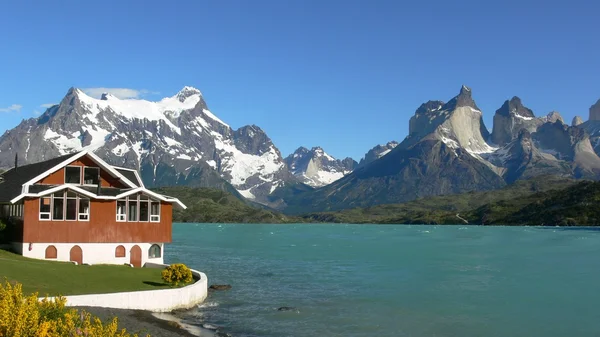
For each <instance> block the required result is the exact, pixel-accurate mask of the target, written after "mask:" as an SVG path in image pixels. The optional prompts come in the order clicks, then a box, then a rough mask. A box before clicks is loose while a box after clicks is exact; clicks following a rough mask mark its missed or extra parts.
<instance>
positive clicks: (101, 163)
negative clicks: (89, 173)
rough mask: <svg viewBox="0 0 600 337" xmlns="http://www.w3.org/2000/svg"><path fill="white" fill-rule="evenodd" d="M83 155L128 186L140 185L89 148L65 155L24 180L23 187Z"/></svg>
mask: <svg viewBox="0 0 600 337" xmlns="http://www.w3.org/2000/svg"><path fill="white" fill-rule="evenodd" d="M83 156H88V157H89V158H90V159H91V160H92V161H93V162H94V163H96V164H97V165H98V166H100V168H102V169H104V171H106V172H108V173H109V174H110V175H112V176H113V177H115V178H117V179H119V180H120V181H121V182H123V183H124V184H125V185H127V186H128V187H131V188H135V187H138V186H136V185H135V184H134V183H133V182H131V181H130V180H129V179H127V178H125V177H124V176H123V175H122V174H121V173H119V172H118V171H117V170H115V168H114V167H112V166H111V165H109V164H108V163H106V162H105V161H104V160H102V159H100V157H98V156H96V155H95V154H94V153H93V152H90V151H87V150H86V151H81V152H77V153H75V154H72V155H71V156H70V157H67V156H63V158H64V157H66V159H65V160H63V161H62V162H60V163H58V164H56V165H55V166H53V167H51V168H49V169H47V170H46V171H44V172H43V173H41V174H39V175H37V176H35V177H34V178H32V179H31V180H29V181H26V182H24V183H23V187H24V188H26V187H27V186H29V185H33V184H35V183H36V182H38V181H40V180H42V179H44V178H46V177H47V176H49V175H50V174H52V173H54V172H56V171H58V170H60V169H61V168H63V167H65V166H66V165H68V164H69V163H71V162H73V161H75V160H77V159H79V158H81V157H83ZM25 192H26V191H25Z"/></svg>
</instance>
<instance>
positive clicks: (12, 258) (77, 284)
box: [0, 250, 169, 296]
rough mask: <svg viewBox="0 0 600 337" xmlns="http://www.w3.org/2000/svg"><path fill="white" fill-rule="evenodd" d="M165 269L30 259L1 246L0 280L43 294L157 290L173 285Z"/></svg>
mask: <svg viewBox="0 0 600 337" xmlns="http://www.w3.org/2000/svg"><path fill="white" fill-rule="evenodd" d="M160 272H161V269H150V268H131V267H129V266H114V265H95V266H86V265H81V266H78V265H74V264H72V263H69V262H55V261H44V260H36V259H29V258H26V257H23V256H21V255H17V254H14V253H11V252H8V251H5V250H0V282H4V281H5V279H7V280H8V281H10V282H14V281H16V282H19V283H21V284H23V292H24V293H25V294H31V293H34V292H38V293H39V296H44V295H49V296H56V295H79V294H100V293H114V292H122V291H137V290H157V289H166V288H168V287H169V286H168V285H167V284H165V283H164V282H163V280H162V279H161V276H160Z"/></svg>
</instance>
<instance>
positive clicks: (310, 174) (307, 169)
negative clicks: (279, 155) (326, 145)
mask: <svg viewBox="0 0 600 337" xmlns="http://www.w3.org/2000/svg"><path fill="white" fill-rule="evenodd" d="M284 161H285V163H286V164H287V166H288V168H289V170H290V171H291V172H292V174H294V175H295V176H296V177H298V178H299V179H300V181H302V182H303V183H305V184H307V185H310V186H313V187H321V186H325V185H327V184H331V183H332V182H334V181H336V180H338V179H341V178H342V177H344V176H345V175H347V174H349V173H351V172H352V171H353V170H354V168H355V167H356V165H358V163H357V162H356V161H354V160H353V159H352V158H345V159H336V158H333V157H332V156H330V155H329V154H327V153H326V152H325V151H324V150H323V149H322V148H321V147H319V146H316V147H313V148H312V149H310V150H309V149H307V148H305V147H303V146H301V147H299V148H298V149H297V150H296V151H294V153H292V154H290V155H289V156H288V157H287V158H285V159H284Z"/></svg>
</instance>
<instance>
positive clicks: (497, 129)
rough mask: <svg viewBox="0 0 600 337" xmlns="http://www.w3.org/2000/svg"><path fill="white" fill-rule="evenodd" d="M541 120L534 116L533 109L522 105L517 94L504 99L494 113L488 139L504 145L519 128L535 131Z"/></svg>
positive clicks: (512, 138) (518, 131) (517, 133)
mask: <svg viewBox="0 0 600 337" xmlns="http://www.w3.org/2000/svg"><path fill="white" fill-rule="evenodd" d="M540 124H542V121H541V120H539V119H537V118H535V115H534V114H533V111H532V110H531V109H529V108H526V107H525V106H523V103H522V102H521V99H520V98H519V97H517V96H515V97H513V98H512V99H511V100H506V101H505V102H504V104H503V105H502V106H501V107H500V109H498V110H496V114H495V115H494V127H493V130H492V135H491V138H490V140H491V141H492V143H494V144H496V145H499V146H504V145H506V144H508V143H510V142H511V141H513V140H514V139H515V137H516V136H518V135H519V133H520V131H521V130H527V131H529V132H535V130H536V129H537V127H538V126H539V125H540Z"/></svg>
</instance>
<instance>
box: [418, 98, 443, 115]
mask: <svg viewBox="0 0 600 337" xmlns="http://www.w3.org/2000/svg"><path fill="white" fill-rule="evenodd" d="M443 106H444V102H442V101H428V102H426V103H423V104H421V106H420V107H419V108H418V109H417V111H415V115H418V114H424V113H430V112H434V111H439V110H441V109H442V107H443Z"/></svg>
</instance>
